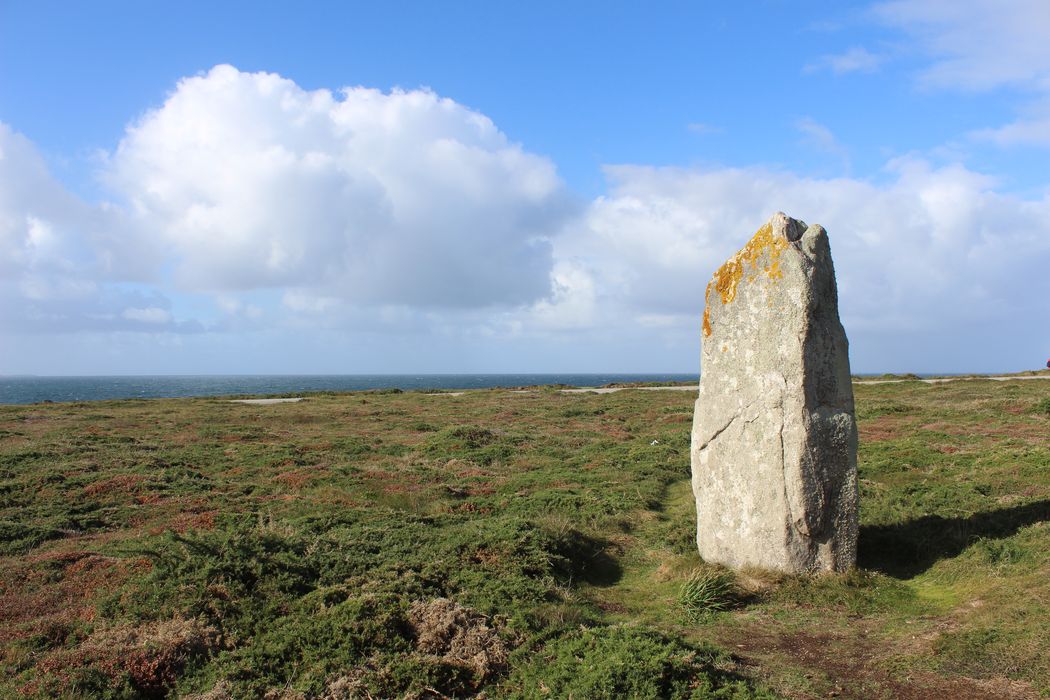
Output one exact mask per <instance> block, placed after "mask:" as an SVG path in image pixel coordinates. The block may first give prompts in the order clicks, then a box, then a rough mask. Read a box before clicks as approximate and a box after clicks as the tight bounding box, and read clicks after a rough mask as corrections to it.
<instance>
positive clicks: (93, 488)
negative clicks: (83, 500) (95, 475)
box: [84, 474, 143, 496]
mask: <svg viewBox="0 0 1050 700" xmlns="http://www.w3.org/2000/svg"><path fill="white" fill-rule="evenodd" d="M142 480H143V477H142V476H140V475H138V474H122V475H120V476H114V477H112V478H109V479H101V480H99V481H96V482H93V483H91V484H88V485H87V486H85V487H84V493H85V494H86V495H88V496H97V495H98V494H100V493H109V492H111V491H117V492H120V493H130V492H132V491H134V490H135V487H136V486H138V485H139V484H140V483H142Z"/></svg>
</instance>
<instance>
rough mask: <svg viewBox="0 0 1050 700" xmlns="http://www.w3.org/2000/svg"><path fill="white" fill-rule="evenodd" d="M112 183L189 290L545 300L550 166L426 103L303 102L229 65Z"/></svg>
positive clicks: (188, 87)
mask: <svg viewBox="0 0 1050 700" xmlns="http://www.w3.org/2000/svg"><path fill="white" fill-rule="evenodd" d="M107 181H108V183H109V184H110V185H111V186H112V188H113V189H114V191H116V192H118V193H119V194H120V196H121V197H122V198H123V200H124V201H125V202H126V205H127V206H128V207H129V210H130V212H131V215H132V217H133V218H134V220H135V224H136V227H137V229H138V230H140V231H142V232H143V234H144V235H146V236H151V237H153V241H154V243H155V244H156V245H158V246H162V247H165V248H166V249H167V250H169V251H170V254H171V256H172V257H173V258H174V261H175V266H176V267H175V270H176V279H177V281H178V283H179V284H180V285H181V286H182V287H183V288H185V289H191V290H199V291H211V292H216V293H229V292H237V291H241V290H251V289H259V288H289V289H293V290H294V292H293V293H291V294H289V295H288V296H287V297H286V303H287V306H288V308H290V309H293V310H303V309H311V308H317V309H323V308H325V306H326V305H328V304H330V303H331V300H341V301H343V302H351V303H357V304H405V305H411V306H419V307H435V308H437V307H451V308H456V307H460V308H463V307H478V306H489V305H520V304H525V303H530V302H534V301H536V300H537V299H540V298H543V297H545V296H546V295H547V294H548V293H549V292H550V271H551V267H552V264H553V263H552V258H551V248H550V239H551V237H553V236H554V235H556V234H557V232H558V231H559V229H560V228H561V226H562V224H563V222H564V221H565V219H566V217H567V216H568V215H569V214H570V213H571V211H572V208H573V204H572V201H571V199H570V197H569V196H568V194H567V193H566V190H565V189H564V187H563V186H562V183H561V181H560V180H559V178H558V175H557V173H556V170H555V167H554V165H553V164H552V163H551V162H550V161H549V160H547V159H546V158H542V157H540V156H537V155H534V154H530V153H528V152H526V151H525V150H523V149H522V148H521V146H519V145H517V144H514V143H512V142H510V141H509V140H508V139H507V137H506V136H505V135H504V134H502V133H501V132H500V131H499V130H498V129H497V128H496V126H495V125H494V124H493V123H492V122H491V121H490V120H489V119H488V118H487V117H485V116H484V115H482V114H480V113H478V112H475V111H472V110H470V109H468V108H466V107H464V106H463V105H460V104H458V103H456V102H454V101H452V100H449V99H445V98H441V97H439V96H438V95H436V94H434V93H433V92H430V91H428V90H412V91H402V90H394V91H392V92H389V93H384V92H381V91H378V90H373V89H368V88H347V89H344V90H342V91H341V92H340V93H338V94H333V93H331V92H329V91H328V90H315V91H307V90H304V89H302V88H300V87H299V86H298V85H296V84H295V83H294V82H293V81H291V80H288V79H285V78H282V77H281V76H278V75H276V74H272V73H243V72H240V71H238V70H237V69H235V68H233V67H231V66H217V67H215V68H214V69H212V70H211V71H209V72H208V73H206V74H204V75H200V76H196V77H192V78H187V79H184V80H182V81H180V82H179V84H178V86H177V87H176V89H175V90H174V92H173V93H172V94H171V95H170V96H169V97H168V99H167V100H166V101H165V102H164V104H163V105H162V106H160V107H159V108H157V109H155V110H152V111H150V112H148V113H147V114H146V115H145V116H143V117H142V118H141V119H140V120H139V121H138V122H137V123H136V124H134V125H133V126H131V127H130V128H129V129H128V132H127V135H126V136H125V138H124V139H123V140H122V141H121V143H120V145H119V147H118V148H117V149H116V151H115V153H113V155H112V157H111V159H110V163H109V165H108V168H107Z"/></svg>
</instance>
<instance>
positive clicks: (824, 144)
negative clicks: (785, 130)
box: [795, 117, 850, 172]
mask: <svg viewBox="0 0 1050 700" xmlns="http://www.w3.org/2000/svg"><path fill="white" fill-rule="evenodd" d="M795 128H796V129H798V130H799V131H800V132H801V133H802V134H803V136H805V141H806V143H807V144H809V145H810V146H811V147H813V148H816V149H817V150H819V151H823V152H824V153H827V154H829V155H832V156H834V157H835V158H837V159H838V160H839V161H840V162H841V163H842V168H843V170H845V171H847V172H848V171H849V169H850V158H849V150H848V149H847V148H846V147H845V146H843V145H842V144H841V143H839V141H838V139H836V138H835V134H833V133H831V129H829V128H828V127H826V126H824V125H823V124H821V123H819V122H817V121H815V120H814V119H812V118H810V117H802V118H801V119H797V120H796V121H795Z"/></svg>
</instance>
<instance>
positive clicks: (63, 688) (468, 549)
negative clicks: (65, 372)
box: [0, 378, 1050, 700]
mask: <svg viewBox="0 0 1050 700" xmlns="http://www.w3.org/2000/svg"><path fill="white" fill-rule="evenodd" d="M903 379H904V381H899V382H896V383H887V384H871V385H866V384H858V385H857V386H856V394H857V413H858V419H859V425H860V436H861V443H860V456H859V463H860V480H861V481H860V483H861V489H862V494H861V499H862V500H861V520H862V529H861V535H860V558H859V562H858V567H857V568H856V569H855V570H853V571H851V572H849V573H845V574H841V575H823V576H812V577H809V576H784V575H779V574H774V573H770V572H765V571H757V570H756V571H741V572H729V571H726V570H723V569H720V568H719V567H717V566H712V565H709V564H705V563H703V562H702V561H700V559H699V558H698V556H697V555H696V552H695V546H694V543H693V538H694V532H693V527H694V525H693V523H694V516H693V502H692V496H691V493H690V487H689V454H688V452H689V428H690V423H691V419H692V402H693V399H694V395H693V394H692V393H691V392H681V391H642V390H632V389H625V390H623V391H619V392H616V393H608V394H600V395H598V394H569V393H562V392H560V391H557V390H555V389H551V388H536V389H534V390H531V391H523V392H513V391H508V390H484V391H472V392H467V393H465V394H462V395H451V394H447V393H446V394H435V395H426V394H423V393H401V392H359V393H345V394H313V395H309V396H308V397H307V398H306V400H304V401H302V402H299V403H284V404H276V405H267V406H256V405H244V404H234V403H229V402H228V401H226V400H223V399H217V398H216V399H176V400H128V401H105V402H93V403H77V404H51V405H43V404H37V405H31V406H2V407H0V696H2V697H33V698H51V697H98V698H132V697H175V696H177V697H187V698H189V697H193V698H198V699H201V700H203V699H210V700H220V699H221V698H242V697H268V698H273V699H278V698H282V699H283V698H287V699H291V698H329V699H332V700H335V699H338V698H356V697H360V698H369V697H372V698H383V697H412V698H442V697H479V696H480V697H489V698H502V697H507V698H569V697H573V698H603V697H609V698H611V697H638V698H774V697H789V698H816V697H829V696H839V697H855V698H932V697H953V698H956V699H958V700H962V699H965V698H980V697H1016V698H1026V697H1039V696H1040V695H1042V696H1046V695H1048V694H1050V635H1047V633H1046V630H1048V629H1050V381H1038V380H1036V381H1005V382H1000V381H987V380H979V379H978V380H973V381H959V382H951V383H944V384H926V383H922V382H919V381H909V380H908V379H907V378H903Z"/></svg>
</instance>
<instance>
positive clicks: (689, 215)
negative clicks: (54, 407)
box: [0, 0, 1050, 374]
mask: <svg viewBox="0 0 1050 700" xmlns="http://www.w3.org/2000/svg"><path fill="white" fill-rule="evenodd" d="M213 4H215V5H217V4H218V3H192V2H183V3H178V4H160V3H149V4H145V3H131V2H127V3H124V2H106V3H58V2H34V3H23V2H0V154H2V155H0V244H2V245H3V246H4V247H5V248H6V249H7V250H9V251H12V253H11V254H10V255H9V256H8V259H7V260H6V261H0V332H2V336H3V338H4V340H3V343H2V344H0V373H38V374H108V373H208V372H216V373H226V372H247V373H252V372H282V373H296V372H318V373H328V372H347V373H357V372H427V371H429V372H441V371H447V372H471V371H476V372H488V371H589V370H592V371H693V370H695V369H696V367H697V364H698V357H699V334H698V332H697V330H698V329H697V326H698V319H699V316H700V314H701V312H702V307H703V287H704V285H705V284H706V281H707V279H708V278H709V277H710V274H711V272H712V271H713V270H714V269H715V267H717V265H718V264H719V263H720V262H721V260H723V259H725V257H727V256H728V255H729V254H731V253H732V252H733V251H734V250H735V249H736V248H737V247H739V246H740V245H741V244H742V243H743V242H744V241H745V240H746V239H747V237H748V236H749V235H750V233H751V232H752V231H753V229H754V228H756V227H757V226H758V225H759V224H760V223H762V222H763V221H764V220H765V219H767V218H768V217H769V215H770V214H772V212H773V211H775V210H777V209H782V210H784V211H787V212H788V213H789V214H791V215H793V216H796V217H799V218H802V219H805V220H807V221H809V222H814V223H821V224H824V225H825V226H826V227H827V228H828V230H829V232H830V235H831V240H832V246H833V250H834V252H835V257H836V264H837V268H838V275H839V284H840V296H841V303H842V309H841V311H842V316H843V321H844V323H845V325H846V329H847V332H848V334H849V336H850V339H851V356H852V360H853V365H854V369H855V370H857V371H869V372H874V371H884V370H885V371H890V370H895V371H970V370H975V371H985V370H988V371H990V370H1015V369H1025V368H1029V367H1033V366H1039V365H1041V364H1042V362H1043V361H1045V359H1046V358H1045V356H1046V355H1048V354H1050V323H1048V321H1050V315H1048V311H1047V309H1048V305H1047V304H1046V301H1045V300H1046V299H1047V298H1048V296H1050V294H1048V293H1050V284H1048V282H1047V280H1046V276H1045V273H1044V271H1045V269H1047V266H1048V264H1050V195H1048V184H1050V183H1048V170H1047V168H1046V162H1047V155H1048V151H1050V52H1047V51H1046V50H1045V47H1044V44H1045V36H1047V35H1050V7H1048V6H1047V5H1046V4H1045V3H1044V2H1041V1H1030V2H1022V1H1016V2H1005V3H1003V2H977V1H975V0H967V1H964V2H940V1H938V0H925V1H923V2H919V1H917V0H900V1H896V2H886V3H853V4H847V3H839V4H835V5H833V6H832V7H830V8H829V6H828V4H827V3H815V2H793V3H788V2H756V3H749V4H743V3H737V4H733V5H732V6H729V5H726V6H716V5H714V4H701V3H662V4H660V5H658V6H654V5H652V4H644V5H643V4H641V3H637V4H628V3H572V4H570V3H548V4H542V3H528V4H512V3H492V2H487V3H465V2H461V3H447V4H440V3H368V4H348V3H330V4H325V3H302V4H301V5H303V7H299V6H296V7H291V6H288V7H279V6H277V5H276V4H274V5H272V6H271V5H261V6H260V4H256V3H243V4H239V3H223V4H222V5H221V7H212V6H211V5H213ZM344 88H349V90H348V91H346V92H344V91H343V89H344Z"/></svg>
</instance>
